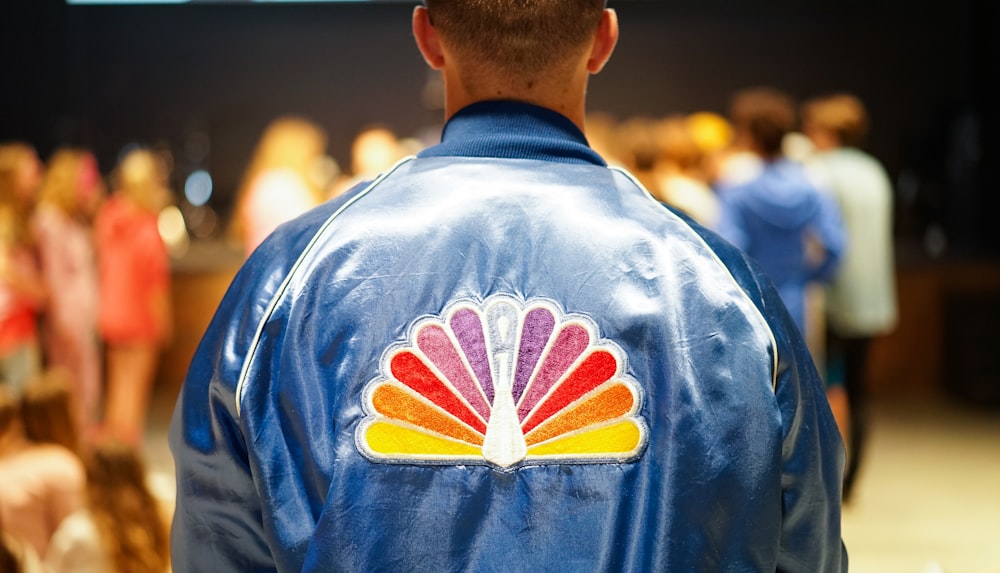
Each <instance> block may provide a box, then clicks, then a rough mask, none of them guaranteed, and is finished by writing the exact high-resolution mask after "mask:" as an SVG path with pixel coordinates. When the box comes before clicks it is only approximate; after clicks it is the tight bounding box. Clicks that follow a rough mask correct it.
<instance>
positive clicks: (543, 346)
mask: <svg viewBox="0 0 1000 573" xmlns="http://www.w3.org/2000/svg"><path fill="white" fill-rule="evenodd" d="M413 34H414V37H415V39H416V42H417V46H418V48H419V49H420V52H421V53H422V55H423V56H424V59H425V60H426V61H427V63H428V64H429V65H430V66H431V67H432V68H434V69H436V70H440V71H441V73H442V75H443V78H444V86H445V93H446V101H445V118H446V120H447V121H446V125H445V127H444V132H443V137H442V142H441V144H440V145H437V146H434V147H431V148H428V149H427V150H425V151H423V152H421V153H420V154H419V155H418V156H416V157H413V158H408V159H405V160H403V161H401V162H399V163H397V164H396V165H395V166H394V167H393V168H391V169H389V170H387V171H386V172H384V173H382V174H380V175H379V176H377V177H376V178H375V179H374V180H373V181H370V182H367V183H363V184H360V185H358V186H356V187H354V188H353V189H351V190H349V191H347V192H345V193H344V194H342V195H339V196H338V197H336V198H334V199H332V200H331V201H329V202H327V203H325V204H323V205H321V206H319V207H317V208H316V209H314V210H313V211H311V212H309V213H307V214H305V215H303V216H301V217H299V218H298V219H295V220H293V221H291V222H289V223H286V224H285V225H283V226H281V227H279V228H278V229H277V230H276V231H275V232H274V233H273V234H272V235H271V236H270V237H269V238H268V239H266V240H265V241H264V243H263V244H262V245H261V246H260V247H259V248H258V249H257V251H256V252H255V253H254V254H253V255H252V256H251V257H250V258H249V260H248V261H247V262H246V263H245V265H244V266H243V268H242V269H241V270H240V272H239V273H238V274H237V276H236V277H235V279H234V281H233V284H232V286H231V287H230V290H229V292H228V293H227V294H226V296H225V297H224V299H223V301H222V303H221V305H220V307H219V309H218V311H217V313H216V315H215V317H214V318H213V320H212V323H211V325H210V326H209V328H208V330H207V332H206V334H205V336H204V338H203V340H202V342H201V344H200V346H199V348H198V350H197V352H196V354H195V356H194V359H193V360H192V363H191V366H190V370H189V372H188V375H187V378H186V380H185V382H184V386H183V389H182V392H181V396H180V398H179V401H178V404H177V407H176V410H175V415H174V419H173V422H172V424H171V433H170V441H171V448H172V451H173V454H174V458H175V462H176V468H177V506H176V511H175V514H174V523H173V534H172V535H173V538H172V549H173V563H172V564H173V568H174V570H175V571H178V572H185V571H435V572H437V571H651V570H670V571H801V572H810V573H815V572H835V571H846V569H847V557H846V552H845V549H844V546H843V543H842V541H841V536H840V488H841V481H840V480H841V474H842V469H843V444H842V442H841V440H840V437H839V435H838V432H837V429H836V426H835V424H834V421H833V418H832V416H831V415H830V411H829V407H828V405H827V402H826V399H825V396H824V394H823V389H822V386H821V384H820V381H819V377H818V376H817V374H816V370H815V368H814V366H813V364H812V362H811V361H810V359H809V356H808V353H807V352H806V349H805V346H804V344H803V342H802V339H801V337H800V335H799V333H798V331H797V329H796V327H795V326H794V323H793V322H792V320H791V318H790V317H789V315H788V313H787V311H786V309H785V307H784V306H783V305H782V303H781V301H780V299H779V297H778V295H777V293H776V292H775V290H774V289H773V287H772V286H771V284H770V282H769V281H768V280H767V278H766V277H765V276H764V275H763V274H762V273H761V272H760V271H759V269H757V267H756V265H755V264H754V263H753V262H752V261H750V259H749V258H747V257H746V256H745V255H744V254H743V253H742V252H740V251H739V250H737V249H735V248H733V247H732V246H731V245H729V244H727V243H726V242H725V241H723V240H721V239H720V238H719V237H718V236H717V235H715V234H713V233H711V232H709V231H707V230H705V229H704V228H702V227H700V226H698V225H697V224H695V223H693V222H692V221H690V220H689V219H686V218H683V217H682V216H680V215H678V214H675V213H673V212H672V211H670V210H669V209H667V208H666V207H664V206H663V205H662V204H660V203H658V202H657V201H656V200H655V199H654V198H653V197H652V196H651V195H650V194H649V193H648V192H647V191H646V190H645V189H643V188H642V187H641V186H640V185H639V184H638V183H637V182H636V180H635V179H634V178H633V177H631V176H630V175H629V174H628V173H626V172H624V171H621V170H618V169H612V168H609V167H608V166H607V165H606V164H605V162H604V160H603V159H602V158H601V157H600V156H599V155H598V154H597V153H595V152H594V151H593V150H592V149H591V148H590V147H589V146H588V145H587V139H586V137H585V136H584V133H583V128H584V113H585V112H584V107H585V106H584V100H585V97H584V95H585V92H586V86H587V83H588V80H589V77H590V76H591V75H592V74H596V73H597V72H599V71H600V70H601V69H602V68H603V67H604V65H605V63H606V62H607V61H608V59H609V57H610V55H611V53H612V51H613V49H614V46H615V44H616V41H617V38H618V20H617V15H616V13H615V12H614V11H612V10H608V9H606V8H605V5H604V1H603V0H534V1H532V2H513V1H510V0H475V1H473V0H459V1H455V0H452V1H446V0H428V1H427V2H426V6H420V7H417V8H416V10H415V11H414V14H413Z"/></svg>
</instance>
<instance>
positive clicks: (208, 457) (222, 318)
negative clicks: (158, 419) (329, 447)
mask: <svg viewBox="0 0 1000 573" xmlns="http://www.w3.org/2000/svg"><path fill="white" fill-rule="evenodd" d="M342 202H343V200H341V201H333V202H330V203H328V204H325V205H324V206H322V207H320V208H319V209H316V210H314V211H311V212H310V213H308V214H306V215H304V216H303V217H301V218H300V219H298V220H296V221H294V222H292V223H289V224H286V225H284V226H282V227H280V228H279V229H278V230H277V231H276V232H275V233H274V234H272V235H271V236H270V237H269V238H268V239H267V240H266V241H265V242H264V243H263V244H262V245H261V246H260V247H259V248H258V249H257V250H256V251H255V252H254V253H253V255H252V256H251V257H250V258H249V259H248V260H247V262H246V263H245V264H244V265H243V268H241V269H240V271H239V272H238V273H237V275H236V277H235V278H234V280H233V282H232V284H231V285H230V287H229V290H228V292H227V293H226V295H225V297H224V298H223V300H222V302H221V304H220V305H219V308H218V310H217V311H216V314H215V316H214V317H213V319H212V321H211V323H210V325H209V327H208V329H207V330H206V333H205V335H204V336H203V337H202V340H201V343H200V344H199V346H198V349H197V350H196V352H195V355H194V358H193V359H192V362H191V365H190V367H189V369H188V373H187V377H186V378H185V380H184V385H183V387H182V388H181V393H180V396H179V398H178V401H177V405H176V406H175V410H174V415H173V419H172V421H171V427H170V448H171V451H172V453H173V456H174V465H175V468H176V473H177V504H176V508H175V511H174V520H173V527H172V530H171V554H172V562H173V570H174V571H176V572H177V573H184V572H188V571H191V572H194V571H213V572H219V573H225V572H230V571H233V572H235V571H240V572H251V571H275V570H277V567H276V565H275V562H274V557H273V555H272V553H271V549H270V545H269V539H270V537H271V536H270V535H269V532H268V531H267V527H266V526H265V525H264V520H263V518H262V516H263V508H262V501H261V495H260V489H259V487H258V484H257V482H256V480H255V476H254V473H253V470H252V466H251V463H250V459H251V455H250V454H251V448H252V447H253V445H252V443H249V442H248V439H247V434H246V431H245V425H244V424H243V422H242V421H241V419H240V416H239V413H238V412H237V396H236V393H237V390H236V389H237V386H238V384H239V378H240V374H241V372H242V370H243V363H244V361H245V359H246V357H247V356H248V355H249V352H250V351H251V350H252V349H253V347H254V345H255V344H256V339H257V331H258V328H259V326H260V325H261V324H263V322H264V321H266V320H267V313H268V311H269V308H270V304H271V299H272V298H273V297H274V296H276V294H277V292H278V290H279V288H280V287H281V285H282V283H283V282H284V280H285V277H286V276H287V275H288V273H289V272H290V270H291V268H292V266H293V265H294V263H295V261H296V258H297V257H298V254H299V253H301V252H302V251H303V250H304V249H305V247H306V245H307V244H308V242H309V241H310V240H311V239H312V237H313V236H314V234H315V233H316V231H317V229H319V228H320V227H321V226H322V224H323V223H324V221H325V220H326V219H327V217H328V216H329V214H330V212H332V210H333V209H334V208H336V207H337V206H339V204H340V203H342Z"/></svg>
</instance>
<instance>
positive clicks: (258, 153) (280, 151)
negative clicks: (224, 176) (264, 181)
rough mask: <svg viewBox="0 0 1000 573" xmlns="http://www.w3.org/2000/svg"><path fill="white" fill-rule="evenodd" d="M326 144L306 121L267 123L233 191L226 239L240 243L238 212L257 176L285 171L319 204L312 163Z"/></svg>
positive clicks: (319, 192)
mask: <svg viewBox="0 0 1000 573" xmlns="http://www.w3.org/2000/svg"><path fill="white" fill-rule="evenodd" d="M326 144H327V135H326V131H324V130H323V128H321V127H319V126H318V125H316V124H315V123H313V122H311V121H309V120H307V119H304V118H301V117H296V116H282V117H279V118H277V119H275V120H274V121H272V122H271V123H269V124H268V126H267V128H265V129H264V133H263V134H262V135H261V136H260V139H259V140H258V141H257V146H256V147H255V148H254V151H253V155H252V156H251V158H250V162H249V164H248V165H247V168H246V171H244V173H243V179H242V181H241V182H240V186H239V188H238V189H237V192H236V204H235V205H234V206H233V207H234V208H233V215H234V216H233V219H232V222H231V223H230V226H229V235H230V237H231V238H233V239H236V240H238V241H240V242H242V240H243V238H244V236H245V234H246V229H245V228H244V223H243V221H242V220H241V215H240V213H242V211H243V205H244V204H245V203H246V201H247V197H248V196H249V195H250V189H251V187H253V185H254V183H255V182H256V180H257V177H258V176H260V175H261V174H263V173H266V172H268V171H272V170H275V169H288V170H291V171H294V172H296V173H298V174H299V175H300V176H301V178H302V181H303V182H304V183H306V185H308V188H309V191H310V192H311V193H312V194H313V197H314V203H319V202H320V201H322V199H323V191H324V190H323V189H322V187H323V185H320V184H318V183H317V182H316V181H315V177H314V169H315V168H316V161H317V160H318V159H320V158H321V157H322V156H323V155H324V153H325V152H326ZM324 183H325V182H324Z"/></svg>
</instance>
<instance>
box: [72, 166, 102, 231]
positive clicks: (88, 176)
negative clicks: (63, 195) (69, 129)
mask: <svg viewBox="0 0 1000 573" xmlns="http://www.w3.org/2000/svg"><path fill="white" fill-rule="evenodd" d="M78 177H79V181H78V184H77V208H78V209H79V212H80V213H81V214H82V215H84V216H85V217H87V218H90V217H92V216H93V215H94V213H96V212H97V207H98V206H99V205H100V203H101V199H102V198H103V195H104V188H103V183H102V182H101V174H100V172H99V171H98V169H97V162H96V161H94V158H93V157H90V158H88V159H87V160H85V161H84V162H83V164H82V165H81V167H80V174H79V176H78Z"/></svg>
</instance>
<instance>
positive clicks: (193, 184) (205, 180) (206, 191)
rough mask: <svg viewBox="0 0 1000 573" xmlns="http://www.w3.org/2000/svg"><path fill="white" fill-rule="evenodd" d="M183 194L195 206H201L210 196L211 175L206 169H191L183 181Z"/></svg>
mask: <svg viewBox="0 0 1000 573" xmlns="http://www.w3.org/2000/svg"><path fill="white" fill-rule="evenodd" d="M184 196H185V197H187V200H188V202H189V203H191V204H192V205H194V206H195V207H201V206H202V205H204V204H205V203H208V200H209V199H211V198H212V176H211V175H209V174H208V171H205V170H204V169H199V170H197V171H192V172H191V174H190V175H188V177H187V180H186V181H185V182H184Z"/></svg>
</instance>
